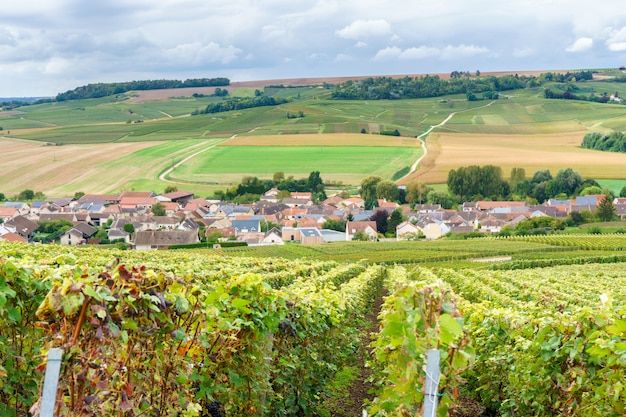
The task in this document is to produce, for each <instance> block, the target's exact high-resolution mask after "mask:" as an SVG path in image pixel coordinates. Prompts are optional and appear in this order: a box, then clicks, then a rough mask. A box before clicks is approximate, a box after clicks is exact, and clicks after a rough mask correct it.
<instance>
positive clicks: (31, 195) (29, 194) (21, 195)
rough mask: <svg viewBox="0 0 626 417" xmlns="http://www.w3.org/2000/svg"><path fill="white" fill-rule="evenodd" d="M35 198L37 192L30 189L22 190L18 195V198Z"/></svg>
mask: <svg viewBox="0 0 626 417" xmlns="http://www.w3.org/2000/svg"><path fill="white" fill-rule="evenodd" d="M33 198H35V192H34V191H33V190H29V189H26V190H22V191H20V193H19V195H18V196H17V199H18V200H32V199H33Z"/></svg>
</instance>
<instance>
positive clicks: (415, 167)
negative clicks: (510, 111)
mask: <svg viewBox="0 0 626 417" xmlns="http://www.w3.org/2000/svg"><path fill="white" fill-rule="evenodd" d="M493 103H495V101H490V102H489V103H487V104H485V105H484V106H480V107H474V108H471V109H465V110H459V111H458V112H456V111H455V112H452V113H450V114H449V115H448V117H446V118H445V119H443V121H441V123H439V124H436V125H431V126H430V127H429V128H428V130H427V131H426V132H424V133H422V134H421V135H419V136H417V139H418V140H419V141H420V142H421V143H422V149H423V150H424V153H423V154H422V156H420V157H419V158H418V159H417V161H415V162H414V163H413V165H411V169H410V170H409V173H408V174H406V175H405V176H404V177H402V178H406V177H407V176H409V175H411V174H412V173H414V172H415V171H417V167H418V166H419V164H420V162H422V159H424V158H425V157H426V155H428V148H426V141H425V140H424V139H422V138H424V137H426V136H428V135H429V134H430V132H432V131H433V129H435V128H438V127H441V126H443V125H445V124H446V123H448V121H450V119H452V117H453V116H454V115H455V114H457V113H462V112H465V111H469V110H476V109H480V108H483V107H489V106H491V105H492V104H493ZM402 178H400V179H402Z"/></svg>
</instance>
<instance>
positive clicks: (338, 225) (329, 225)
mask: <svg viewBox="0 0 626 417" xmlns="http://www.w3.org/2000/svg"><path fill="white" fill-rule="evenodd" d="M322 229H329V230H336V231H338V232H345V231H346V223H345V222H342V221H340V220H335V219H328V220H326V221H325V222H324V224H323V225H322Z"/></svg>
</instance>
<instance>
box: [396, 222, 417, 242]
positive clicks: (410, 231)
mask: <svg viewBox="0 0 626 417" xmlns="http://www.w3.org/2000/svg"><path fill="white" fill-rule="evenodd" d="M419 231H420V230H419V228H418V227H417V226H416V225H414V224H413V223H411V222H402V223H400V224H399V225H397V226H396V239H397V240H406V239H409V238H415V237H417V236H418V235H419Z"/></svg>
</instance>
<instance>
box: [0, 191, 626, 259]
mask: <svg viewBox="0 0 626 417" xmlns="http://www.w3.org/2000/svg"><path fill="white" fill-rule="evenodd" d="M278 194H279V192H278V190H276V189H271V190H269V191H268V192H266V193H265V194H264V195H262V196H261V199H260V201H258V202H256V203H253V204H241V205H235V204H232V203H227V202H223V201H215V200H207V199H204V198H197V197H196V196H195V195H194V193H191V192H185V191H175V192H170V193H166V194H160V195H157V194H155V193H153V192H135V191H126V192H122V193H120V194H112V195H105V194H86V195H83V196H82V197H81V198H79V199H71V198H52V199H48V200H46V201H34V202H32V203H30V204H27V203H25V202H13V201H11V202H4V204H3V205H1V206H0V221H1V223H0V241H1V240H8V241H20V242H33V239H34V237H35V233H36V232H37V231H38V229H40V226H41V225H42V224H46V223H47V222H52V221H60V220H64V221H66V222H67V223H65V224H68V225H69V224H71V225H72V226H71V227H67V229H68V230H66V231H64V232H63V233H62V234H61V235H60V236H59V237H58V239H57V242H58V243H60V244H61V245H83V244H99V243H103V242H102V236H103V235H102V233H106V240H107V241H109V242H123V243H125V244H127V245H128V247H129V248H132V249H136V250H154V249H165V248H168V247H170V246H172V245H191V244H197V243H199V242H201V241H206V242H211V243H213V244H218V245H219V242H233V241H235V242H245V243H242V244H247V245H277V244H285V243H289V242H297V243H300V244H305V245H311V244H322V243H326V242H338V241H351V240H370V241H376V240H379V239H385V240H418V239H427V240H434V239H438V238H440V237H442V236H444V235H447V234H449V233H469V232H481V233H485V234H493V233H499V232H500V231H501V230H502V228H503V227H505V226H506V225H509V226H511V227H515V225H516V224H517V223H519V222H521V221H524V220H528V219H531V218H535V217H540V216H548V217H551V218H555V219H564V218H566V217H567V216H568V215H571V214H572V213H580V212H584V211H588V212H593V211H594V210H595V209H596V207H597V205H598V204H599V202H600V200H601V199H602V198H603V197H604V196H602V195H588V196H579V197H576V198H575V199H573V200H557V199H550V200H548V201H547V202H546V203H545V204H543V205H527V204H526V203H525V202H523V201H477V202H466V203H463V204H462V206H461V207H460V208H459V210H445V209H442V208H441V206H440V205H434V204H417V205H414V206H412V207H411V206H409V205H399V204H398V203H395V202H387V201H385V200H379V201H378V207H375V208H374V209H373V210H366V209H365V208H364V200H363V199H362V198H360V197H349V198H343V197H340V196H339V195H335V196H331V197H329V198H327V199H326V200H325V201H323V202H321V204H314V203H313V200H312V196H311V193H307V192H292V193H291V196H290V197H289V198H284V197H282V195H281V198H280V199H279V198H278ZM613 204H614V205H615V209H616V213H617V215H618V216H620V217H622V218H623V217H624V216H626V199H625V198H616V199H615V200H614V201H613ZM156 206H159V210H158V214H160V215H155V213H154V212H153V208H155V207H156ZM154 211H157V210H156V209H155V210H154ZM381 211H382V212H384V214H381V213H380V212H381ZM394 211H399V212H400V213H401V214H402V216H401V217H402V220H401V222H396V224H395V225H394V224H393V223H390V225H391V226H392V227H393V228H394V229H395V230H387V233H386V234H385V235H384V234H382V233H381V231H380V230H378V227H377V222H376V221H375V220H374V219H375V218H376V216H378V217H381V216H382V217H384V218H385V219H388V218H390V217H391V216H392V213H393V212H394ZM161 214H162V215H161ZM327 222H328V223H327ZM329 224H334V225H337V224H339V225H342V227H341V229H344V227H343V225H345V231H340V230H333V229H337V228H336V227H335V228H333V229H331V228H325V225H329ZM99 230H103V231H104V232H101V233H100V234H98V231H99ZM390 236H393V237H390Z"/></svg>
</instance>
